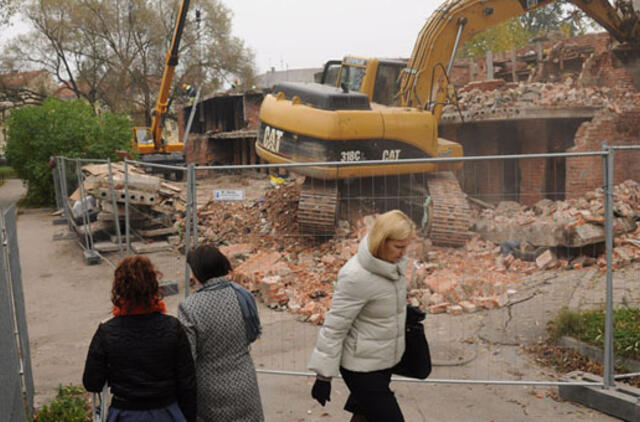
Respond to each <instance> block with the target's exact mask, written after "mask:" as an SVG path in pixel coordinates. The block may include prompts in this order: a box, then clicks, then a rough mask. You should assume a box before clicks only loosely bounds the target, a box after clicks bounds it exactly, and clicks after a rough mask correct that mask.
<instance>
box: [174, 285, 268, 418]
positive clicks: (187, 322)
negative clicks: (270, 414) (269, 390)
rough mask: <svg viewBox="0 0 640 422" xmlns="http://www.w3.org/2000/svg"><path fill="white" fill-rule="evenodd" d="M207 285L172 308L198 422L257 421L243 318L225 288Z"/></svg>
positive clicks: (259, 412)
mask: <svg viewBox="0 0 640 422" xmlns="http://www.w3.org/2000/svg"><path fill="white" fill-rule="evenodd" d="M221 280H224V278H214V279H211V280H209V281H207V282H206V283H205V284H204V285H203V286H202V287H200V288H199V289H198V290H197V291H196V293H195V294H193V295H191V296H189V297H188V298H187V299H186V300H185V301H184V302H182V303H181V304H180V306H179V307H178V319H180V321H181V322H182V324H183V325H184V328H185V331H186V332H187V336H188V337H189V342H190V343H191V351H192V353H193V358H194V361H195V363H196V379H197V387H198V421H199V422H208V421H211V422H213V421H216V422H217V421H220V422H222V421H224V422H262V421H264V416H263V414H262V404H261V402H260V391H259V390H258V381H257V379H256V371H255V367H254V366H253V361H252V360H251V355H250V354H249V344H248V341H247V337H246V334H245V326H244V319H243V317H242V311H241V309H240V304H239V303H238V300H237V298H236V294H235V292H234V291H233V288H231V286H229V287H225V288H221V289H211V290H207V288H211V287H212V286H214V285H215V284H216V283H218V282H220V281H221Z"/></svg>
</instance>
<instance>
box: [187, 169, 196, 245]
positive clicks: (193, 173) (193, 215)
mask: <svg viewBox="0 0 640 422" xmlns="http://www.w3.org/2000/svg"><path fill="white" fill-rule="evenodd" d="M189 171H190V172H191V201H192V203H193V206H192V207H191V218H192V220H193V221H192V223H191V224H192V225H193V247H194V248H197V247H198V197H197V195H196V166H195V164H193V163H191V164H189Z"/></svg>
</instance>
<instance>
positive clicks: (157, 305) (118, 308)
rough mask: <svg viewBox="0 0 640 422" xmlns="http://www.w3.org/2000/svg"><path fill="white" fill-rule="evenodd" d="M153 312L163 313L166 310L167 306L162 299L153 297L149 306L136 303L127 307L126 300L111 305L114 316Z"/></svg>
mask: <svg viewBox="0 0 640 422" xmlns="http://www.w3.org/2000/svg"><path fill="white" fill-rule="evenodd" d="M153 312H160V313H163V314H164V313H166V312H167V306H166V305H165V304H164V302H163V301H162V300H160V299H159V298H157V297H154V298H153V302H152V303H151V306H149V307H142V306H139V305H138V306H134V307H133V308H131V309H129V307H128V306H127V302H126V301H125V300H121V301H120V303H119V304H118V305H115V306H114V307H113V315H115V316H123V315H144V314H151V313H153Z"/></svg>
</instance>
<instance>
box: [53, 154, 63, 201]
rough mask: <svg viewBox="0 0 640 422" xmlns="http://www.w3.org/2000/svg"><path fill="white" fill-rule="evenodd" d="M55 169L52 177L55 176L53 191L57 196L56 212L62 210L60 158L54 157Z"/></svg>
mask: <svg viewBox="0 0 640 422" xmlns="http://www.w3.org/2000/svg"><path fill="white" fill-rule="evenodd" d="M53 160H54V161H53V162H54V163H55V164H54V165H53V168H52V169H51V175H52V176H53V190H54V192H55V195H56V210H57V211H59V210H61V209H62V193H61V192H60V177H59V175H60V172H59V171H58V157H53Z"/></svg>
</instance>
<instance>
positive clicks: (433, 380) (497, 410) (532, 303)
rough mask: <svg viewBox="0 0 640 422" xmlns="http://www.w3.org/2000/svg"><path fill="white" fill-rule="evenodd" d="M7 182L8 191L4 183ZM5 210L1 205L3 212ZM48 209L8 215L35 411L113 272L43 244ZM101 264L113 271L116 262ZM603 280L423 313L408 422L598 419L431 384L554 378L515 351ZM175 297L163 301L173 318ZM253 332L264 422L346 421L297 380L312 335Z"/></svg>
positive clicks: (550, 278)
mask: <svg viewBox="0 0 640 422" xmlns="http://www.w3.org/2000/svg"><path fill="white" fill-rule="evenodd" d="M14 185H15V186H14ZM21 192H23V190H21V186H20V185H19V184H7V185H5V186H4V187H0V198H2V199H3V203H2V206H6V205H7V204H8V203H10V202H12V200H16V199H17V198H18V197H19V196H20V194H21ZM5 202H6V203H7V204H5ZM52 221H53V217H52V216H51V210H30V211H21V213H20V215H19V218H18V235H19V243H20V257H21V262H22V274H23V283H24V290H25V300H26V308H27V319H28V324H29V338H30V344H31V356H32V366H33V373H34V378H35V379H34V382H35V387H36V397H35V405H36V406H37V407H39V406H41V405H42V404H44V403H45V402H46V401H47V400H48V399H50V398H51V397H53V396H54V395H55V392H56V387H57V386H58V385H59V384H67V383H73V384H80V383H81V376H82V369H83V366H84V360H85V357H86V353H87V347H88V344H89V341H90V339H91V336H92V334H93V332H94V330H95V329H96V327H97V324H98V323H99V322H100V321H101V320H103V319H105V318H108V317H109V311H110V306H109V288H110V284H111V277H112V272H113V268H112V266H111V265H110V264H109V263H108V262H106V261H103V262H102V263H101V264H100V265H94V266H87V265H85V264H84V262H83V259H82V253H81V249H80V247H79V245H78V244H77V243H76V242H75V241H74V240H62V241H54V240H53V235H54V234H55V233H57V232H60V231H61V230H64V229H65V227H64V226H59V225H58V226H56V225H53V224H52ZM150 257H151V259H152V260H153V262H154V263H156V265H157V266H158V267H159V269H160V270H161V271H162V272H163V274H164V279H166V280H176V281H178V282H179V283H180V286H182V285H183V280H184V257H183V256H181V255H180V254H178V253H174V252H163V253H155V254H152V255H151V256H150ZM108 258H109V260H110V261H111V262H113V263H116V262H117V260H118V258H119V256H118V254H112V255H110V256H108ZM639 270H640V267H632V268H628V269H626V270H624V271H620V272H619V274H617V275H616V277H617V278H616V285H617V286H619V288H617V289H616V292H617V297H618V300H620V298H621V296H624V297H625V300H627V301H628V302H632V303H635V302H638V301H639V299H640V295H639V294H638V292H637V290H638V288H635V287H633V286H634V285H635V284H637V283H631V282H630V281H632V280H634V279H637V275H638V271H639ZM603 279H604V278H603V274H601V273H598V272H597V271H593V270H591V271H588V270H584V271H572V272H562V271H559V272H545V273H539V274H536V275H534V276H532V277H530V278H529V279H527V280H526V281H525V282H524V283H523V284H522V285H521V287H520V288H519V289H518V292H517V293H516V294H515V295H514V296H513V297H512V298H511V303H512V304H513V305H510V306H507V307H505V308H503V309H500V310H494V311H482V312H478V313H475V314H465V315H461V316H451V315H447V314H441V315H428V317H427V319H426V331H427V336H428V338H429V342H430V347H431V352H432V357H433V359H434V370H433V373H432V375H431V377H430V378H429V380H430V382H428V383H408V382H394V383H393V384H392V388H393V389H394V391H395V392H396V395H397V397H398V400H399V402H400V405H401V407H402V409H403V412H404V415H405V419H406V420H407V421H410V422H413V421H439V420H461V421H467V420H468V421H496V422H497V421H514V420H536V421H537V420H545V421H547V420H548V421H552V420H553V421H555V420H562V421H582V420H593V421H609V420H614V419H613V418H610V417H608V416H606V415H603V414H601V413H599V412H596V411H593V410H591V409H588V408H584V407H582V406H579V405H575V404H572V403H569V402H563V401H560V400H559V399H558V397H557V389H556V388H555V387H531V386H496V385H468V384H453V383H442V382H440V380H447V379H450V380H486V379H492V380H535V381H554V380H557V379H558V377H559V376H560V375H561V374H556V373H554V372H553V371H552V370H550V369H548V368H542V367H539V366H538V365H536V363H535V362H534V360H533V357H531V356H530V355H528V354H526V353H524V351H523V350H522V347H521V345H522V344H525V343H527V342H531V341H535V340H536V339H539V338H541V337H542V336H543V335H544V324H545V322H546V321H547V320H548V319H549V318H550V317H551V316H552V315H553V314H554V312H555V311H556V310H557V309H559V308H560V307H561V306H563V305H567V304H569V305H570V306H571V307H584V306H593V305H594V304H597V303H602V298H603V292H604V288H603V284H602V283H603ZM183 296H184V290H183V289H182V287H181V289H180V293H179V295H177V296H170V297H167V298H166V302H167V306H168V309H169V312H170V313H171V314H174V315H175V312H176V309H177V305H178V303H179V300H180V299H181V298H182V297H183ZM260 314H261V319H262V322H263V327H264V334H263V336H262V338H261V339H260V340H258V342H256V343H255V344H254V346H253V348H252V356H253V358H254V361H255V364H256V367H257V368H258V369H260V370H274V371H287V372H293V373H295V374H296V375H284V374H274V373H259V375H258V380H259V384H260V391H261V396H262V403H263V406H264V409H265V416H266V420H267V421H296V422H303V421H304V422H313V421H318V422H320V421H328V422H332V421H345V420H348V419H349V414H347V413H346V412H345V411H343V410H342V406H343V405H344V402H345V400H346V397H347V390H346V387H345V386H344V384H343V383H342V382H341V381H340V380H335V381H334V382H333V391H332V400H331V402H329V403H328V404H327V406H326V407H325V408H322V407H321V406H320V405H319V404H317V403H316V402H315V401H313V400H312V399H311V397H310V389H311V385H312V383H313V377H310V376H307V375H305V373H306V363H307V360H308V358H309V355H310V353H311V350H312V348H313V346H314V344H315V338H316V334H317V331H318V327H316V326H314V325H311V324H309V323H303V322H299V321H297V320H296V318H295V317H294V316H292V315H291V314H289V313H287V312H277V311H273V310H271V309H268V308H266V307H261V308H260Z"/></svg>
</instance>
